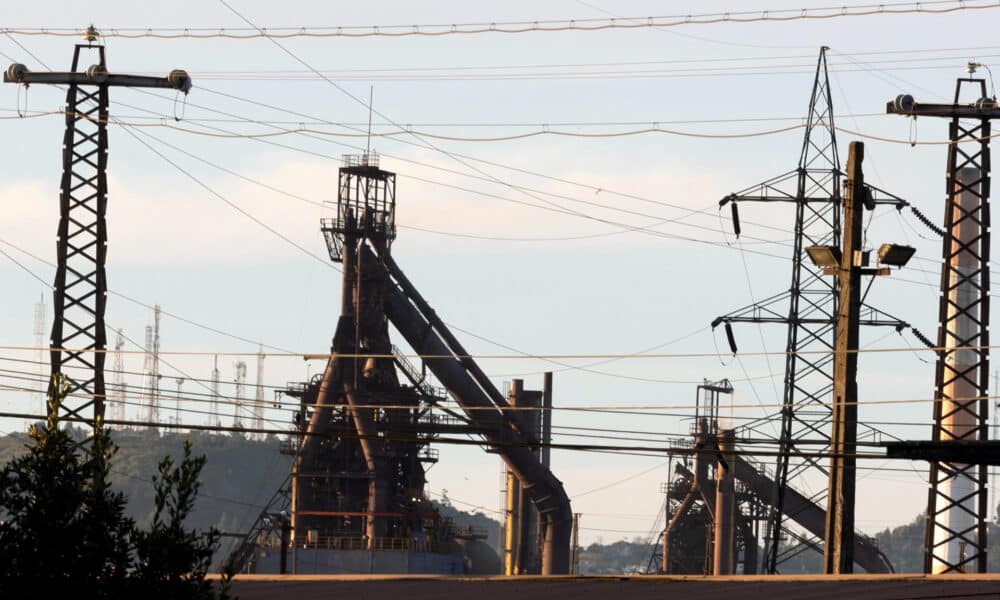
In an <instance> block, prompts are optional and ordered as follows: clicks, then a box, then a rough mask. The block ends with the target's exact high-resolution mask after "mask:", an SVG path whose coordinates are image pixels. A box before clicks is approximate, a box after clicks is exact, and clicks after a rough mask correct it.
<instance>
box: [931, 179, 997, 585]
mask: <svg viewBox="0 0 1000 600" xmlns="http://www.w3.org/2000/svg"><path fill="white" fill-rule="evenodd" d="M980 177H981V175H980V171H979V169H975V168H965V169H959V170H958V181H957V182H955V187H956V190H955V193H954V200H953V206H954V209H953V210H954V214H953V222H954V225H953V227H952V231H951V236H952V240H953V241H952V258H951V262H952V264H951V265H945V266H944V267H943V268H944V269H947V270H948V272H949V273H951V278H950V280H949V281H948V290H949V291H948V314H947V318H946V320H945V322H946V323H947V324H948V331H947V334H946V336H945V339H946V343H945V348H944V350H943V354H944V355H945V361H947V363H948V367H947V368H946V372H951V373H967V372H969V371H971V370H973V369H974V368H975V366H976V365H977V364H978V363H979V358H978V356H977V350H974V349H971V348H964V349H956V344H957V343H960V344H964V343H965V342H964V341H963V340H974V339H977V337H976V332H977V331H978V328H979V324H978V322H977V320H976V317H977V315H978V314H979V311H978V309H977V308H976V305H977V304H978V303H979V302H980V301H985V300H983V299H981V298H980V296H979V287H978V285H977V284H978V282H979V276H978V275H976V274H975V271H976V269H978V268H979V265H980V261H979V258H978V256H976V254H975V253H974V252H973V249H974V248H977V247H978V243H977V242H976V238H977V237H978V236H979V234H980V228H979V221H978V220H977V219H970V218H966V217H965V215H968V214H976V213H977V212H978V211H979V210H980V209H981V206H980V203H981V201H982V200H981V197H980V194H979V185H978V184H974V183H973V182H976V181H978V180H979V179H980ZM970 184H971V185H970ZM963 186H969V189H968V190H965V191H960V190H962V188H963ZM963 246H964V247H966V248H967V249H966V250H961V251H960V248H962V247H963ZM960 274H961V276H962V277H963V279H961V280H959V275H960ZM975 380H976V376H975V375H973V376H969V377H952V378H951V381H948V382H945V384H944V386H943V390H942V399H941V413H940V414H941V419H940V427H941V440H942V441H948V440H956V439H970V436H971V435H972V431H973V430H974V429H975V428H976V426H977V424H978V423H977V421H978V416H977V403H978V400H976V399H975V398H976V397H977V396H978V395H979V394H978V391H977V389H976V385H975V383H974V382H975ZM939 467H940V468H942V469H957V470H958V471H959V472H958V473H956V474H955V475H954V476H953V477H948V478H946V479H945V480H944V481H942V482H941V483H940V484H939V489H938V494H940V497H941V498H947V502H948V505H949V508H947V509H945V510H944V511H943V514H942V515H941V516H940V517H938V518H936V519H934V520H933V521H934V532H933V536H934V537H933V540H934V546H933V547H934V548H942V550H939V551H935V552H932V553H931V554H932V557H933V558H932V563H931V572H932V573H943V572H946V571H948V570H950V569H951V568H953V567H954V565H958V564H960V563H962V562H963V561H964V558H965V557H963V556H962V553H963V552H964V551H965V548H963V546H964V545H965V544H964V541H963V540H964V539H965V537H964V536H962V535H956V532H965V531H974V530H975V526H976V521H975V519H976V514H977V508H976V501H977V494H976V486H977V483H976V481H975V480H974V479H973V478H972V477H970V476H969V470H970V469H974V468H975V467H971V466H970V465H957V464H949V465H944V464H942V465H940V466H939ZM969 550H970V551H973V552H974V551H975V550H974V549H972V548H970V549H969Z"/></svg>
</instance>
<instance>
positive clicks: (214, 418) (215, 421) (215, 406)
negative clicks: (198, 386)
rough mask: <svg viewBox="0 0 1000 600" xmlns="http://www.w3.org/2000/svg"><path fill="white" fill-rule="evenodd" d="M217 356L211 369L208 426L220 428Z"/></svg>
mask: <svg viewBox="0 0 1000 600" xmlns="http://www.w3.org/2000/svg"><path fill="white" fill-rule="evenodd" d="M220 376H221V374H220V373H219V355H218V354H216V355H215V366H214V367H212V414H211V416H210V417H209V418H210V419H211V423H209V424H210V425H214V426H216V427H222V414H221V413H220V412H219V378H220Z"/></svg>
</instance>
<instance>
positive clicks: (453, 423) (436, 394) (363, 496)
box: [232, 154, 573, 574]
mask: <svg viewBox="0 0 1000 600" xmlns="http://www.w3.org/2000/svg"><path fill="white" fill-rule="evenodd" d="M344 165H345V166H343V167H342V168H341V169H340V172H339V185H338V196H337V212H336V217H334V218H332V219H324V220H323V221H322V223H321V229H322V232H323V236H324V238H325V239H326V243H327V247H328V249H329V253H330V258H331V260H333V261H334V262H335V263H337V264H339V265H341V269H342V292H341V301H340V318H339V319H338V321H337V328H336V332H335V333H334V336H333V344H332V347H331V358H330V359H329V361H328V362H327V365H326V368H325V370H324V371H323V373H322V374H321V375H318V376H316V377H315V378H314V379H313V380H312V381H310V382H306V383H303V384H300V385H296V386H292V387H290V388H289V389H288V390H286V392H285V393H286V394H287V395H289V396H293V397H296V398H298V399H299V400H300V405H301V409H300V411H299V412H298V413H297V416H296V430H297V432H298V436H297V439H298V441H297V442H296V443H295V444H293V445H292V446H291V447H290V448H289V449H288V451H289V452H291V453H293V454H294V456H295V459H294V466H293V469H292V475H291V477H290V482H289V490H288V493H287V494H285V493H279V494H277V495H276V496H275V499H274V502H275V504H273V505H272V506H270V507H269V508H268V509H266V510H265V511H263V512H262V513H261V516H260V518H259V519H258V524H257V525H255V527H254V528H253V529H252V531H251V534H250V535H248V536H247V539H246V541H245V543H244V544H243V545H242V546H241V548H240V549H238V550H237V552H236V553H235V554H234V556H233V559H232V564H234V565H235V566H237V567H238V568H241V569H246V568H248V565H252V568H253V569H254V570H256V571H257V572H267V571H273V572H278V571H282V570H287V571H288V572H297V573H316V572H321V573H349V572H395V573H452V574H458V573H462V572H464V570H465V568H466V565H465V564H464V561H463V553H462V548H461V547H460V546H461V545H462V544H463V543H464V542H470V541H475V539H476V538H477V537H481V534H480V533H479V532H470V531H457V530H456V529H455V528H454V526H453V525H451V523H449V522H447V521H446V520H444V519H442V518H441V516H440V515H439V513H438V511H436V510H435V509H434V508H433V506H432V505H431V503H430V501H429V499H428V498H427V497H426V495H425V484H426V475H425V466H426V465H427V464H432V463H434V462H436V461H437V460H438V453H437V451H436V450H435V449H433V448H431V447H430V444H431V443H432V442H433V440H434V439H435V438H436V437H437V436H440V435H442V434H471V435H473V436H475V437H478V438H480V439H481V440H482V445H483V446H484V447H485V448H486V449H487V450H488V451H490V452H493V453H496V454H497V455H498V456H500V458H501V459H502V460H503V461H504V463H505V464H506V465H507V468H508V470H509V472H510V474H511V478H512V483H511V484H510V486H509V489H510V491H511V493H513V494H515V495H516V496H517V498H518V500H517V501H516V502H515V503H514V504H516V507H515V508H514V511H512V520H510V521H509V523H513V526H511V525H508V532H509V533H508V536H514V537H513V539H514V540H516V541H515V542H513V543H512V545H511V546H510V549H511V552H512V554H511V555H510V556H511V557H512V559H513V558H514V557H516V566H515V567H512V568H514V569H515V570H516V572H518V573H527V572H537V573H541V574H565V573H568V572H569V567H570V565H569V557H570V537H571V533H572V524H573V514H572V511H571V509H570V504H569V498H568V497H567V495H566V492H565V491H564V490H563V487H562V483H561V482H560V481H559V480H558V479H557V478H556V477H555V475H553V474H552V472H551V471H550V470H549V468H548V451H547V449H546V450H539V449H538V447H539V442H540V440H541V437H542V436H543V433H544V432H545V431H548V430H549V425H545V424H543V423H542V420H541V419H539V416H540V415H541V414H542V413H541V411H511V410H508V409H509V408H510V407H511V406H512V405H520V406H523V405H524V404H525V403H532V402H534V403H536V404H538V405H541V403H542V396H543V395H542V394H540V393H539V394H532V393H527V392H524V391H522V389H521V384H520V382H517V383H516V386H515V388H514V389H512V391H511V395H510V401H509V402H508V399H506V398H504V396H503V395H502V394H501V393H500V392H499V391H498V390H497V389H496V388H495V387H494V386H493V384H492V383H491V382H490V381H489V379H488V378H487V377H486V375H485V374H484V373H483V371H482V370H481V369H480V368H479V366H478V365H477V364H476V363H475V361H474V360H472V359H471V358H470V357H469V353H468V352H467V351H466V350H465V349H464V348H463V347H462V345H461V344H460V343H459V341H458V340H457V338H455V337H454V335H453V334H452V333H451V332H450V331H449V329H448V327H447V325H446V324H445V323H444V322H443V321H442V320H441V319H440V318H439V317H438V316H437V315H436V313H435V312H434V310H433V309H432V308H431V306H430V304H429V303H428V302H427V301H426V300H425V299H424V297H423V296H422V295H420V293H419V292H418V291H417V289H416V287H415V286H414V285H413V284H412V283H411V282H410V281H409V279H408V278H407V277H406V275H405V274H404V273H403V271H402V269H401V268H400V266H399V265H398V264H397V263H396V261H395V260H394V258H393V256H392V253H391V249H392V243H393V241H394V240H395V238H396V225H395V214H396V176H395V174H394V173H391V172H389V171H385V170H382V169H380V168H379V166H378V157H377V155H374V154H364V155H361V156H347V157H345V158H344ZM390 324H391V325H393V326H394V327H395V329H396V330H397V331H398V332H399V333H400V334H401V335H402V337H403V338H404V340H405V341H406V342H407V344H409V346H410V347H411V348H413V350H414V351H415V352H416V353H417V354H418V355H421V356H425V357H433V358H424V359H423V361H422V362H421V365H420V366H419V367H418V366H416V365H415V364H413V363H412V362H411V361H410V360H409V359H408V358H407V357H406V356H405V354H404V353H403V352H402V351H400V350H399V349H398V348H397V347H396V346H395V345H393V343H392V340H391V339H390V334H389V325H390ZM431 375H433V377H434V378H435V379H436V381H437V382H440V384H441V386H443V387H437V386H436V385H434V384H433V383H432V381H431V378H430V376H431ZM547 381H550V379H549V378H547ZM548 385H549V386H551V383H549V384H548ZM549 389H551V387H549ZM448 395H450V396H451V397H452V398H453V399H454V400H455V402H457V403H458V404H459V406H460V407H461V412H457V411H454V410H451V409H447V408H445V407H443V406H441V405H442V404H443V403H444V401H445V400H446V399H447V396H448ZM547 398H548V400H546V401H545V402H546V403H550V402H551V396H547ZM546 414H547V413H546ZM544 421H545V423H548V417H546V418H545V420H544ZM533 448H534V449H533ZM286 498H287V500H286ZM286 502H287V508H286V507H285V506H286ZM283 512H284V513H285V514H287V520H288V527H287V529H288V531H287V534H286V535H287V538H288V544H289V545H290V546H291V548H292V556H291V557H288V556H287V549H286V551H285V552H280V551H279V552H266V551H265V552H263V554H264V555H265V556H266V557H270V562H267V560H266V559H262V558H261V557H260V556H257V555H255V554H254V548H255V545H256V544H258V542H259V540H260V539H262V538H263V539H268V538H269V537H270V539H279V540H280V539H283V538H281V537H280V536H279V535H276V532H278V531H279V530H280V527H281V522H282V519H281V518H279V517H276V516H275V515H281V514H282V513H283ZM265 521H266V522H267V523H270V524H271V525H270V526H267V525H265V524H264V522H265ZM279 546H280V548H287V547H286V546H285V545H284V544H281V543H279ZM258 554H260V553H258ZM282 556H284V557H285V558H284V559H282V558H281V557H282ZM281 565H284V566H281ZM472 568H473V569H475V568H477V567H476V565H472Z"/></svg>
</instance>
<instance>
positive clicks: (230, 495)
mask: <svg viewBox="0 0 1000 600" xmlns="http://www.w3.org/2000/svg"><path fill="white" fill-rule="evenodd" d="M112 437H113V439H114V441H115V443H116V444H118V446H119V447H120V450H119V452H118V454H117V456H116V457H115V458H114V460H113V462H112V484H113V485H114V486H115V487H116V488H117V489H119V490H121V491H123V492H124V493H125V494H126V496H127V497H128V499H129V503H128V511H129V515H130V516H132V517H133V518H135V519H136V520H138V521H140V522H143V521H146V520H147V519H148V518H149V517H150V515H151V512H152V506H153V497H152V492H153V488H152V476H153V473H154V472H155V471H156V465H157V463H158V462H159V461H160V459H161V458H162V457H163V456H164V455H171V456H175V457H177V456H180V454H181V448H182V444H183V443H184V440H186V439H188V440H191V443H192V446H193V450H194V453H195V454H196V455H198V454H205V455H206V456H207V457H208V460H207V463H206V465H205V470H204V472H203V473H202V488H201V493H200V494H199V499H198V503H197V504H196V506H195V512H194V515H193V517H192V520H191V525H193V526H195V527H198V528H208V527H211V526H214V527H217V528H218V529H219V530H221V531H223V532H225V533H227V534H233V535H234V536H235V535H238V534H241V533H243V532H245V531H246V530H247V528H248V527H249V526H250V524H251V523H252V522H253V520H254V519H256V517H257V515H258V513H259V512H260V511H261V509H262V508H263V507H264V505H265V504H266V503H267V502H268V500H269V499H270V498H271V496H272V495H273V494H274V492H275V491H276V490H277V489H278V487H279V486H280V485H281V484H282V483H283V482H284V481H285V478H286V477H287V475H288V472H289V469H290V467H291V457H289V456H285V455H282V454H280V453H279V452H278V446H279V444H278V439H277V438H274V437H272V438H270V439H268V440H266V441H251V440H247V439H245V438H243V437H241V436H230V435H218V434H208V433H200V432H191V433H186V434H172V433H171V434H163V435H155V434H153V433H151V432H148V431H141V432H140V431H116V432H114V433H113V435H112ZM27 441H28V438H27V435H25V434H22V433H18V434H9V435H6V436H0V463H6V462H7V461H8V460H10V458H11V457H13V456H14V455H15V454H17V453H20V452H21V451H23V449H24V446H25V444H26V443H27ZM434 504H435V506H436V507H437V508H438V509H439V510H440V511H441V514H442V516H444V517H447V518H451V519H452V520H453V522H454V523H455V525H457V526H458V527H459V528H467V527H471V528H472V529H474V530H477V531H481V532H484V533H486V534H487V536H488V537H487V539H486V540H485V541H486V543H487V544H488V545H489V546H490V547H492V548H494V549H495V550H497V549H498V548H499V545H498V532H499V523H498V522H497V521H496V520H495V519H493V518H491V517H490V516H488V515H486V514H483V513H481V512H474V513H468V512H465V511H462V510H459V509H457V508H455V507H454V506H453V505H452V504H451V503H449V502H447V501H445V502H435V503H434ZM923 527H924V526H923V515H918V516H917V517H915V518H914V520H913V521H912V522H910V523H908V524H906V525H901V526H899V527H894V528H891V529H889V528H887V529H885V530H883V531H881V532H879V533H877V534H876V535H875V538H876V540H877V541H878V545H879V547H880V548H881V549H882V550H883V551H884V552H885V553H886V555H887V556H888V557H889V559H890V560H891V561H892V564H893V565H894V566H895V567H896V571H897V572H900V573H915V572H920V571H921V570H922V569H923V558H922V555H921V548H922V545H923V535H924V529H923ZM235 539H236V538H235V537H227V538H225V539H224V540H223V547H222V550H223V551H225V550H227V549H228V547H229V544H231V543H232V542H233V540H235ZM989 539H990V548H989V565H988V566H989V571H990V572H1000V527H997V526H996V525H991V526H990V531H989ZM652 550H653V549H652V547H650V546H649V545H647V544H643V543H638V540H635V541H633V542H625V541H619V542H615V543H611V544H591V545H589V546H587V547H586V548H582V549H581V554H580V562H581V565H580V567H581V569H580V570H581V572H582V573H595V574H596V573H626V572H635V571H641V570H643V569H644V568H645V567H646V565H647V563H648V561H649V556H650V554H651V552H652ZM498 554H499V552H498ZM819 564H820V560H819V557H818V555H815V554H813V553H804V554H802V555H799V557H798V559H797V560H794V561H790V563H788V564H786V565H785V566H784V568H783V569H782V570H783V572H786V573H808V572H816V571H817V570H818V568H819Z"/></svg>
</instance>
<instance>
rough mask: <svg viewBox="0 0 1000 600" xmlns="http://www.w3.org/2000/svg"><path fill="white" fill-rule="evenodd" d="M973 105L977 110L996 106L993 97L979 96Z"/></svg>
mask: <svg viewBox="0 0 1000 600" xmlns="http://www.w3.org/2000/svg"><path fill="white" fill-rule="evenodd" d="M975 107H976V108H977V109H979V110H990V109H992V108H996V107H997V101H996V100H994V99H993V98H980V99H979V100H976V104H975Z"/></svg>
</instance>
